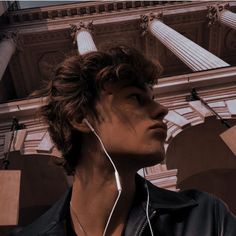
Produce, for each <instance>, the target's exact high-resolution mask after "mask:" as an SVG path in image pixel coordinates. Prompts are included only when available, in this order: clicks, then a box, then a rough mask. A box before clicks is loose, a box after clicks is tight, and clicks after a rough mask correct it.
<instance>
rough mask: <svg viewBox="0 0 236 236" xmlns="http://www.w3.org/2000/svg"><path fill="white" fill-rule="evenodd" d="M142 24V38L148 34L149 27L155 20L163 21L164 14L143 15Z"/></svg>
mask: <svg viewBox="0 0 236 236" xmlns="http://www.w3.org/2000/svg"><path fill="white" fill-rule="evenodd" d="M140 18H141V23H140V27H141V29H142V36H143V35H145V34H146V33H147V32H148V26H149V24H150V22H151V21H153V20H155V19H156V20H161V21H162V20H163V12H158V13H153V12H151V13H150V14H149V15H141V16H140Z"/></svg>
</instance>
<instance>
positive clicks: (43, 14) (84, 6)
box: [5, 1, 189, 24]
mask: <svg viewBox="0 0 236 236" xmlns="http://www.w3.org/2000/svg"><path fill="white" fill-rule="evenodd" d="M183 4H184V2H176V1H166V2H159V1H135V2H131V1H123V2H105V3H103V2H89V3H80V4H78V3H76V4H67V5H64V6H60V5H58V6H54V7H43V8H35V9H31V10H20V11H11V12H9V13H8V15H7V16H5V17H6V18H7V19H5V21H6V22H7V21H9V22H10V23H11V24H13V23H26V22H30V21H33V22H36V21H42V20H56V19H60V18H62V19H66V18H68V17H76V16H77V17H86V16H96V15H103V14H112V13H115V12H119V13H120V12H121V11H129V12H130V11H131V10H137V9H140V8H148V7H149V8H150V7H163V6H170V7H173V6H176V5H183ZM185 5H186V4H185ZM187 5H189V4H187Z"/></svg>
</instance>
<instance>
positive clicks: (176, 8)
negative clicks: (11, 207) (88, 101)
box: [0, 1, 236, 225]
mask: <svg viewBox="0 0 236 236" xmlns="http://www.w3.org/2000/svg"><path fill="white" fill-rule="evenodd" d="M234 12H236V3H235V2H225V1H224V2H212V1H210V2H207V1H204V2H185V1H181V2H179V1H176V2H175V1H161V2H160V1H132V2H131V1H127V2H125V1H119V2H87V3H86V2H83V3H73V4H64V5H56V6H51V7H50V6H48V7H41V8H32V9H26V10H14V11H8V12H5V13H4V14H3V15H2V16H1V20H0V32H1V41H0V62H1V65H0V101H1V104H0V159H2V160H3V159H4V156H5V155H6V153H7V152H10V155H9V158H10V166H9V168H10V169H11V168H12V169H21V171H22V181H21V193H20V222H19V224H20V225H25V224H28V223H29V222H30V221H31V220H32V219H33V218H35V217H37V216H38V215H40V214H41V213H42V212H43V211H44V210H45V209H46V208H48V206H50V205H51V204H52V203H53V202H54V201H55V200H56V199H57V198H58V196H59V195H60V194H62V192H63V191H64V190H65V188H66V187H67V185H68V181H69V180H68V178H67V177H66V176H65V175H64V173H63V172H62V171H61V170H60V169H59V168H57V167H55V166H54V165H53V164H52V159H58V158H61V156H60V153H59V152H58V151H57V149H56V148H55V147H54V144H53V143H52V142H51V140H50V137H49V134H48V132H47V127H46V126H45V124H43V122H42V121H41V120H40V119H39V118H37V116H36V115H35V114H36V113H37V112H36V111H37V109H38V108H39V107H40V106H41V105H42V104H43V103H44V99H43V98H31V99H28V98H27V96H28V95H29V94H30V93H32V92H33V91H34V90H36V89H38V88H40V86H41V85H42V83H43V80H45V78H48V77H49V76H50V73H51V71H52V69H53V67H54V66H55V65H56V64H57V63H59V62H60V61H62V60H63V59H64V58H65V56H66V55H67V54H68V53H70V51H71V50H77V46H78V48H80V46H81V47H87V48H91V50H94V47H96V48H97V49H98V50H103V49H106V48H107V47H110V46H114V45H116V44H126V45H130V46H133V47H135V48H137V49H138V50H140V51H142V52H143V53H144V54H146V55H147V56H148V57H150V58H152V59H154V60H159V61H160V63H161V64H162V66H163V68H164V71H163V74H162V76H161V78H160V79H159V82H158V84H157V85H155V86H154V92H155V99H157V100H158V101H159V102H160V103H161V104H163V105H165V106H167V107H168V108H169V113H168V115H167V116H166V117H165V121H166V123H167V125H168V137H167V140H166V145H165V146H166V153H167V155H166V160H165V162H164V163H162V164H161V165H157V166H154V167H150V168H147V169H146V174H147V178H148V179H150V180H151V181H152V182H153V183H154V184H156V185H158V186H161V187H165V188H169V189H172V190H175V191H176V190H177V189H185V188H199V189H201V190H204V191H208V192H211V193H214V194H216V195H218V196H219V197H221V198H223V199H224V200H225V201H226V202H227V203H228V204H229V206H230V207H231V209H232V210H233V211H234V212H236V201H235V199H236V191H235V190H232V185H233V183H234V179H235V177H236V158H235V153H233V151H232V150H231V149H230V148H229V147H228V146H227V145H226V144H225V143H224V142H223V140H222V139H221V138H220V134H222V133H223V132H225V131H226V130H228V128H229V127H227V125H226V126H224V125H222V124H221V123H220V120H219V118H221V119H223V121H226V123H227V124H228V126H234V125H235V124H236V121H235V117H236V56H235V55H236V13H234ZM91 22H92V23H91ZM87 24H89V25H90V26H91V24H92V26H93V27H92V28H93V29H88V28H86V27H84V25H85V26H86V25H87ZM71 25H73V26H71ZM81 26H82V27H81ZM81 31H83V32H86V35H85V36H84V37H87V38H86V39H87V40H84V39H83V40H81V39H80V38H78V37H77V38H76V37H75V36H78V34H79V33H80V32H81ZM114 39H115V40H114ZM89 40H90V41H89ZM86 42H87V43H88V42H92V43H94V44H93V45H92V46H91V44H88V45H86ZM194 91H196V92H197V93H195V95H196V94H197V97H196V96H195V97H194ZM191 95H192V96H191ZM199 98H200V100H199ZM201 99H202V101H201ZM11 100H12V101H11ZM204 102H205V103H206V104H207V106H206V104H205V105H204ZM13 117H14V118H13ZM16 120H17V122H18V126H17V127H18V128H17V129H16V130H15V132H14V134H12V133H13V132H11V128H12V124H13V123H14V121H16ZM10 144H11V145H10ZM39 167H40V168H39ZM49 173H50V174H49ZM58 182H59V183H60V184H58ZM52 185H54V187H55V186H56V187H55V191H54V192H53V193H51V194H48V196H45V194H44V192H45V191H49V190H50V188H51V186H52ZM45 189H46V190H45ZM35 193H37V194H35ZM36 195H37V196H36ZM33 212H34V213H33Z"/></svg>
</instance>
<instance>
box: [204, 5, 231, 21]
mask: <svg viewBox="0 0 236 236" xmlns="http://www.w3.org/2000/svg"><path fill="white" fill-rule="evenodd" d="M207 8H208V13H207V18H208V19H209V23H208V26H212V25H214V24H215V23H217V22H219V18H220V15H221V14H222V12H223V11H225V10H228V9H229V3H221V4H219V3H218V4H213V5H210V6H208V7H207Z"/></svg>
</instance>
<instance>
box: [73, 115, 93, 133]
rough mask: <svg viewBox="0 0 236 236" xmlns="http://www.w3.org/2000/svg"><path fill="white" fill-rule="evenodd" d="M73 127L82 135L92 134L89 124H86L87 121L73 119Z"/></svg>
mask: <svg viewBox="0 0 236 236" xmlns="http://www.w3.org/2000/svg"><path fill="white" fill-rule="evenodd" d="M70 123H71V125H72V126H73V128H74V129H76V130H78V131H80V132H82V133H90V132H92V130H91V128H90V127H89V126H88V124H87V123H86V122H85V119H84V118H83V119H79V120H76V119H73V120H72V121H71V122H70Z"/></svg>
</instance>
